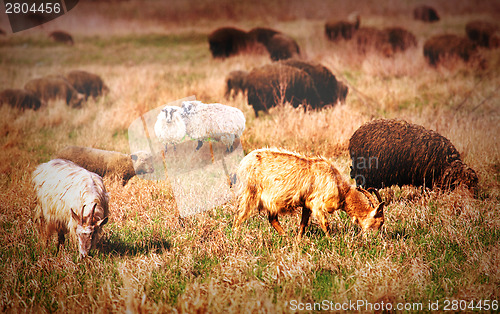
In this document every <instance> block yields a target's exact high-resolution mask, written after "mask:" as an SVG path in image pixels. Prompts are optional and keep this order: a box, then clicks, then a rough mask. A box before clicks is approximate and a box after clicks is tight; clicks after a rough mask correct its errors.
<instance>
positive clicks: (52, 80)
mask: <svg viewBox="0 0 500 314" xmlns="http://www.w3.org/2000/svg"><path fill="white" fill-rule="evenodd" d="M24 88H25V89H26V90H29V91H32V92H33V93H34V94H35V95H36V96H37V97H38V98H40V99H41V100H42V101H44V102H47V103H48V102H49V101H51V100H57V99H63V100H64V101H65V102H66V104H67V105H68V106H70V107H74V108H78V107H80V106H81V105H82V102H83V100H84V98H85V96H84V95H82V94H80V93H79V92H78V91H77V90H76V89H75V88H74V87H73V86H72V85H71V84H70V83H69V82H68V81H67V80H66V79H65V78H64V77H62V76H59V75H49V76H45V77H42V78H36V79H32V80H30V81H28V82H27V83H26V84H25V85H24Z"/></svg>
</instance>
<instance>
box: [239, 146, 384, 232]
mask: <svg viewBox="0 0 500 314" xmlns="http://www.w3.org/2000/svg"><path fill="white" fill-rule="evenodd" d="M237 178H238V180H239V183H238V193H239V196H238V211H239V214H238V216H237V217H236V219H235V222H234V227H235V228H236V229H237V228H238V227H239V226H240V225H241V223H243V222H244V221H245V220H246V219H247V218H248V217H249V216H250V215H251V213H252V211H253V210H255V209H257V210H258V211H259V212H264V213H267V215H268V218H269V223H270V224H271V225H272V226H273V227H274V229H275V230H276V231H277V232H278V233H279V234H281V235H284V234H285V231H284V230H283V228H282V227H281V225H280V223H279V221H278V215H281V214H286V213H291V212H293V211H294V210H296V209H297V208H299V207H302V220H301V223H300V230H299V233H298V237H299V238H300V237H302V235H303V234H304V232H305V228H306V226H307V224H308V222H309V217H310V216H311V214H312V215H314V217H316V218H317V219H318V220H319V223H320V226H321V228H322V229H323V230H324V231H325V233H326V234H327V235H329V232H330V230H329V226H328V220H327V217H326V213H332V212H334V211H335V210H338V209H342V210H344V211H346V212H347V213H348V214H349V216H351V217H352V220H353V222H355V223H358V224H359V225H360V226H361V228H362V229H363V230H364V231H367V230H378V229H379V228H380V227H381V226H382V224H383V223H384V212H383V208H384V202H382V201H381V200H380V198H379V197H380V196H379V195H377V197H378V198H379V199H378V201H377V199H375V198H374V197H373V196H372V195H371V194H370V193H369V192H368V191H366V190H363V189H361V188H356V187H353V186H350V185H349V184H348V183H347V182H346V181H344V180H343V179H342V176H341V175H340V173H339V172H338V170H337V169H336V168H335V167H334V165H333V164H332V163H331V162H329V161H328V160H326V159H325V158H323V157H306V156H303V155H300V154H297V153H292V152H289V151H285V150H279V149H269V148H265V149H258V150H254V151H252V152H251V153H250V154H248V155H247V156H245V158H243V159H242V160H241V162H240V165H239V168H238V172H237Z"/></svg>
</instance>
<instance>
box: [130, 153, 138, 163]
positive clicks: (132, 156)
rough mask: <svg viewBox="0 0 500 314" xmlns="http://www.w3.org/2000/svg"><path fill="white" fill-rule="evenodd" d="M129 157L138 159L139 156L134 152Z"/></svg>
mask: <svg viewBox="0 0 500 314" xmlns="http://www.w3.org/2000/svg"><path fill="white" fill-rule="evenodd" d="M130 158H132V160H133V161H137V159H139V156H137V155H136V154H132V155H130Z"/></svg>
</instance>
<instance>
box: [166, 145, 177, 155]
mask: <svg viewBox="0 0 500 314" xmlns="http://www.w3.org/2000/svg"><path fill="white" fill-rule="evenodd" d="M174 147H175V146H174ZM167 151H168V144H165V154H166V153H167Z"/></svg>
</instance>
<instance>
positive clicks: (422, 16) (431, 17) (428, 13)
mask: <svg viewBox="0 0 500 314" xmlns="http://www.w3.org/2000/svg"><path fill="white" fill-rule="evenodd" d="M413 18H414V19H415V20H420V21H424V22H431V23H432V22H437V21H439V14H438V13H437V11H436V9H434V8H433V7H431V6H428V5H419V6H417V7H416V8H415V9H414V10H413Z"/></svg>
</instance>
